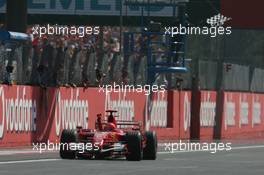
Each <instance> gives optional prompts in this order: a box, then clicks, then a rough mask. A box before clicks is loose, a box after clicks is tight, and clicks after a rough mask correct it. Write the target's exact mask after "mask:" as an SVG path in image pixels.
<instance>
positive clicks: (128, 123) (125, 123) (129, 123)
mask: <svg viewBox="0 0 264 175" xmlns="http://www.w3.org/2000/svg"><path fill="white" fill-rule="evenodd" d="M107 123H108V122H107V120H102V125H106V124H107ZM97 124H98V123H97V122H96V125H97ZM116 125H117V127H118V128H130V127H134V129H137V128H138V129H141V127H142V122H137V121H128V120H116ZM136 127H137V128H136Z"/></svg>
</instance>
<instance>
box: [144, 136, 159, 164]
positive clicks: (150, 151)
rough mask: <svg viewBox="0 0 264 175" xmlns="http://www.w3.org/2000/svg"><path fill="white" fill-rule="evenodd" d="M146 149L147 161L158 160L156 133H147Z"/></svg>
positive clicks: (145, 157)
mask: <svg viewBox="0 0 264 175" xmlns="http://www.w3.org/2000/svg"><path fill="white" fill-rule="evenodd" d="M145 136H146V139H147V140H146V147H145V148H144V149H143V159H145V160H156V158H157V147H158V139H157V135H156V133H155V132H151V131H147V132H146V135H145Z"/></svg>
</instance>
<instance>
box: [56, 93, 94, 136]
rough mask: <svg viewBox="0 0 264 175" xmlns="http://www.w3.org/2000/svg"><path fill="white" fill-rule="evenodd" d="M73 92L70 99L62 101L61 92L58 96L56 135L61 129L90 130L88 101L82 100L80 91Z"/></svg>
mask: <svg viewBox="0 0 264 175" xmlns="http://www.w3.org/2000/svg"><path fill="white" fill-rule="evenodd" d="M74 91H75V90H73V89H72V90H71V95H70V99H65V100H64V99H62V98H61V93H60V91H57V94H56V109H55V122H56V134H57V136H59V135H60V131H61V129H75V128H76V127H77V126H82V127H83V128H84V129H87V128H88V115H89V105H88V100H80V99H79V97H80V94H79V89H77V90H76V92H75V93H74Z"/></svg>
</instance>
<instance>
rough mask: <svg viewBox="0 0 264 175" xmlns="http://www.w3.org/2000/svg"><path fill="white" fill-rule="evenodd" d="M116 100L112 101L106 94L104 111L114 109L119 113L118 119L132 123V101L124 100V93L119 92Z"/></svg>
mask: <svg viewBox="0 0 264 175" xmlns="http://www.w3.org/2000/svg"><path fill="white" fill-rule="evenodd" d="M118 95H119V97H118V99H117V100H112V99H111V95H110V93H106V98H105V110H107V109H114V110H117V111H118V112H119V119H120V120H125V121H133V120H134V117H135V114H134V113H135V112H134V111H135V108H134V101H133V100H127V99H126V93H121V92H119V94H118Z"/></svg>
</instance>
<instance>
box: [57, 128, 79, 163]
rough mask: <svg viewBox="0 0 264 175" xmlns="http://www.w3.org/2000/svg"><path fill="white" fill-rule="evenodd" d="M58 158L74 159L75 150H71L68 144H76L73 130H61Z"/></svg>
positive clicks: (75, 134)
mask: <svg viewBox="0 0 264 175" xmlns="http://www.w3.org/2000/svg"><path fill="white" fill-rule="evenodd" d="M60 143H61V144H60V157H61V158H62V159H75V157H76V150H71V149H70V146H69V143H77V133H76V131H75V130H65V129H64V130H63V131H62V134H61V139H60Z"/></svg>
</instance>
